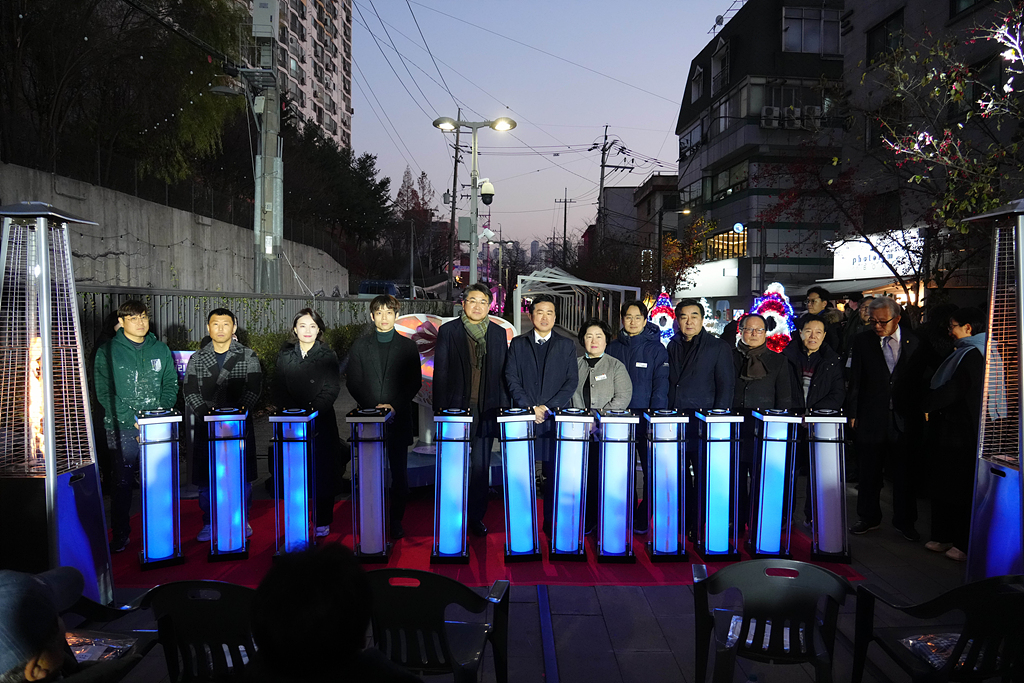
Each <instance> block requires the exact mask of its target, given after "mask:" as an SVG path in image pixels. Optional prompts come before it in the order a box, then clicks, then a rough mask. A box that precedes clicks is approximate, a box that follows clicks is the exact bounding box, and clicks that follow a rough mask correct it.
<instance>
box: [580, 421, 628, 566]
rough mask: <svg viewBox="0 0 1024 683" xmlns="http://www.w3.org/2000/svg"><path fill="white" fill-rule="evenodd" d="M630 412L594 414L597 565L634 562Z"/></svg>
mask: <svg viewBox="0 0 1024 683" xmlns="http://www.w3.org/2000/svg"><path fill="white" fill-rule="evenodd" d="M639 423H640V417H639V416H637V415H634V414H633V413H632V411H629V410H601V411H597V424H598V426H599V428H600V432H599V433H600V435H601V457H600V463H599V465H598V466H599V468H600V475H601V476H600V485H599V487H598V490H597V491H595V492H592V493H591V495H593V494H594V493H597V494H598V495H599V498H598V512H599V514H600V516H599V518H598V519H599V521H598V524H597V560H598V562H636V556H635V555H634V554H633V496H634V485H633V476H634V473H635V471H636V467H635V465H634V463H635V461H636V426H637V425H638V424H639Z"/></svg>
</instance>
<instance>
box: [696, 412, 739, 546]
mask: <svg viewBox="0 0 1024 683" xmlns="http://www.w3.org/2000/svg"><path fill="white" fill-rule="evenodd" d="M695 416H696V418H697V421H698V422H697V424H698V426H699V428H700V453H699V454H698V457H697V543H696V550H697V553H698V554H699V555H700V556H701V557H702V558H704V560H705V561H714V562H719V561H734V560H738V559H740V553H739V531H740V525H741V521H740V519H739V517H738V514H737V507H738V503H739V488H738V481H739V477H738V474H739V458H740V449H739V441H740V424H741V423H742V422H743V416H742V415H734V414H730V413H729V411H727V410H709V411H698V412H697V413H696V415H695Z"/></svg>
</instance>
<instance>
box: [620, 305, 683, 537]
mask: <svg viewBox="0 0 1024 683" xmlns="http://www.w3.org/2000/svg"><path fill="white" fill-rule="evenodd" d="M620 313H621V315H622V330H620V331H619V336H618V339H615V340H613V341H612V343H610V344H609V345H608V352H607V353H608V355H609V356H611V357H612V358H616V359H618V360H619V361H621V362H622V364H623V365H625V366H626V371H627V372H629V379H630V381H631V382H632V383H633V396H632V398H631V399H630V401H629V407H630V409H631V410H636V411H638V412H639V411H644V410H648V409H649V410H658V409H660V408H667V407H668V351H667V350H666V349H665V345H664V344H662V343H661V331H660V330H659V329H658V326H657V325H655V324H654V323H651V322H648V321H647V314H648V311H647V306H645V305H644V304H643V302H641V301H627V302H626V303H624V304H622V308H621V309H620ZM636 456H637V457H638V458H639V459H640V468H641V469H642V470H643V475H644V494H643V500H641V501H639V502H638V504H637V506H636V510H635V511H634V513H633V531H634V533H637V534H645V533H647V528H648V524H649V522H650V505H649V503H650V500H651V487H650V477H649V475H648V464H649V463H648V462H647V422H646V421H645V420H640V424H638V425H637V429H636Z"/></svg>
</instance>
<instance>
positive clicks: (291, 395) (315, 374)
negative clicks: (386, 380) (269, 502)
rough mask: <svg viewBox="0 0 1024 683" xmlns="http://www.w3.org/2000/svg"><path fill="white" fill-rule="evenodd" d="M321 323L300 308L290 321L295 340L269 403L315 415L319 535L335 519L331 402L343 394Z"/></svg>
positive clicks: (281, 359) (336, 444)
mask: <svg viewBox="0 0 1024 683" xmlns="http://www.w3.org/2000/svg"><path fill="white" fill-rule="evenodd" d="M323 333H324V321H323V319H322V318H321V317H320V314H319V313H317V312H316V311H314V310H313V309H311V308H303V309H302V310H301V311H299V313H298V315H296V316H295V319H294V320H293V321H292V334H293V336H294V337H295V341H294V342H293V343H291V344H289V345H288V346H286V347H285V348H283V349H282V350H281V353H279V354H278V355H277V372H276V373H275V374H274V386H273V400H274V404H275V405H276V406H277V407H278V408H311V409H313V410H316V411H317V412H318V415H317V417H316V422H315V424H316V437H315V441H314V449H315V458H316V460H315V463H314V467H315V482H314V488H315V491H314V494H313V497H314V506H315V513H314V516H315V519H316V522H315V523H316V531H315V534H316V535H317V536H326V535H327V534H329V533H330V532H331V520H332V519H333V518H334V477H335V471H336V469H335V468H337V467H339V466H344V463H341V462H340V453H341V439H340V438H339V437H338V418H337V415H336V414H335V412H334V402H335V401H336V400H337V398H338V394H339V393H341V376H340V374H339V372H338V356H337V355H336V354H335V353H334V351H332V350H331V348H330V347H329V346H327V345H326V344H324V343H323V341H321V338H322V337H323Z"/></svg>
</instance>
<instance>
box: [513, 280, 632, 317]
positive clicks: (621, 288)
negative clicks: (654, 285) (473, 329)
mask: <svg viewBox="0 0 1024 683" xmlns="http://www.w3.org/2000/svg"><path fill="white" fill-rule="evenodd" d="M538 294H550V295H551V296H552V297H554V299H555V302H556V303H555V310H556V312H557V314H558V324H559V325H560V326H561V327H563V328H564V329H566V330H569V331H570V332H573V333H575V332H576V331H577V330H578V329H579V328H580V325H582V324H583V322H584V321H586V320H588V319H590V318H599V319H601V320H604V321H605V322H607V323H608V324H609V325H611V328H612V329H613V330H617V329H618V328H619V308H620V307H621V306H622V303H623V302H624V301H630V300H632V299H639V298H640V288H639V287H630V286H628V285H609V284H605V283H601V282H587V281H586V280H580V279H579V278H575V277H573V276H572V275H569V273H567V272H565V271H564V270H562V269H561V268H544V269H542V270H536V271H534V272H532V273H530V274H529V275H520V276H519V278H518V281H517V284H516V291H515V299H514V306H515V326H516V330H518V331H520V332H521V331H522V329H523V328H522V322H523V299H524V298H525V299H532V298H533V297H535V296H537V295H538Z"/></svg>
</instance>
